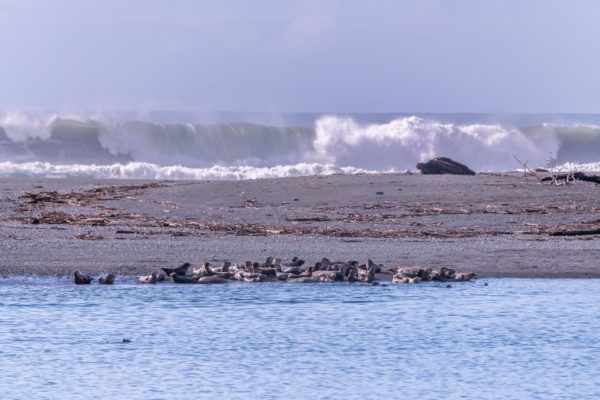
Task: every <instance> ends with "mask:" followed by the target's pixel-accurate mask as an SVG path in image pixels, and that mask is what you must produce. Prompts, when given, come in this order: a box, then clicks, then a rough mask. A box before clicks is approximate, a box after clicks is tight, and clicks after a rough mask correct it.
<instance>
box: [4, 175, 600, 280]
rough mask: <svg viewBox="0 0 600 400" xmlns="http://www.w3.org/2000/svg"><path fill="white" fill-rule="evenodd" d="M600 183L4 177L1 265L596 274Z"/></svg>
mask: <svg viewBox="0 0 600 400" xmlns="http://www.w3.org/2000/svg"><path fill="white" fill-rule="evenodd" d="M599 194H600V185H596V184H594V183H586V182H576V183H575V184H573V185H570V186H547V185H540V184H539V183H538V182H537V181H536V180H535V179H534V178H531V177H530V178H528V181H526V180H525V179H524V177H523V176H522V175H520V174H502V175H500V174H479V175H477V176H424V175H418V174H415V175H405V174H382V175H353V176H351V175H334V176H327V177H316V176H313V177H300V178H281V179H263V180H254V181H229V182H225V181H194V182H181V181H131V180H112V181H109V180H80V179H29V178H28V179H2V180H0V239H1V240H0V273H1V274H4V275H7V274H10V275H30V274H44V275H64V274H70V273H72V271H73V270H75V269H79V270H82V271H86V272H89V273H92V274H100V273H106V272H115V273H117V274H122V275H135V274H146V273H149V272H151V271H154V270H156V269H157V268H159V267H163V266H175V265H177V264H180V263H182V262H186V261H187V262H191V263H193V264H196V263H200V262H203V261H207V260H215V261H220V260H225V259H227V260H230V261H232V262H243V261H245V260H264V259H265V258H266V257H267V256H269V255H272V256H275V257H280V258H282V259H283V260H284V261H285V260H287V259H291V258H292V256H299V257H301V258H304V259H306V260H308V261H317V260H318V259H320V258H321V257H324V256H326V257H329V258H330V259H332V260H349V259H356V260H362V261H364V260H366V258H371V259H373V260H374V261H375V262H377V263H383V264H384V265H385V267H394V266H406V267H410V266H426V267H433V268H440V267H442V266H447V267H450V268H455V269H457V270H460V271H474V272H476V273H477V274H478V275H479V276H482V277H554V278H559V277H574V278H575V277H594V278H598V277H600V262H599V261H598V260H600V195H599Z"/></svg>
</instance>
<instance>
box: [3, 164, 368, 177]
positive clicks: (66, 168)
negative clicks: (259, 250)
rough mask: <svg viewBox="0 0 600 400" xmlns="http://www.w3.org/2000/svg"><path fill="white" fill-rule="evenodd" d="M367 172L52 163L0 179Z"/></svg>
mask: <svg viewBox="0 0 600 400" xmlns="http://www.w3.org/2000/svg"><path fill="white" fill-rule="evenodd" d="M364 172H369V171H366V170H362V169H359V168H354V167H342V168H340V167H336V166H335V165H331V164H316V163H311V164H308V163H301V164H295V165H276V166H273V167H250V166H241V167H225V166H213V167H210V168H190V167H183V166H180V165H175V166H160V165H156V164H149V163H142V162H131V163H127V164H111V165H86V164H71V165H67V164H52V163H48V162H39V161H35V162H25V163H14V162H11V161H5V162H0V176H16V177H21V176H27V177H44V178H70V177H87V178H99V179H109V178H111V179H167V180H170V179H173V180H242V179H262V178H280V177H293V176H310V175H333V174H356V173H364Z"/></svg>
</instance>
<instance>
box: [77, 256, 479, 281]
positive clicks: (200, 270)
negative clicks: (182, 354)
mask: <svg viewBox="0 0 600 400" xmlns="http://www.w3.org/2000/svg"><path fill="white" fill-rule="evenodd" d="M381 273H383V274H386V273H387V274H388V276H389V274H393V276H392V282H393V283H419V282H422V281H440V282H446V281H470V280H471V279H474V278H475V274H474V273H473V272H456V271H455V270H453V269H451V268H446V267H442V268H441V269H440V270H439V271H437V270H435V269H433V268H419V267H412V268H401V267H395V268H390V269H389V270H387V271H382V265H380V264H376V263H374V262H373V261H371V260H370V259H369V260H367V261H366V262H365V263H359V262H358V261H335V262H332V261H331V260H329V259H328V258H327V257H323V258H322V259H321V260H320V261H318V262H316V263H314V264H310V265H309V264H307V263H306V262H305V261H304V260H301V259H299V258H298V257H294V258H293V259H292V260H291V262H287V263H283V262H282V261H281V259H279V258H273V257H267V259H266V260H265V262H263V263H260V262H253V261H246V262H244V263H243V264H240V265H238V264H232V263H231V262H229V261H224V262H223V263H222V264H221V265H219V266H214V265H211V263H209V262H205V263H203V264H201V265H199V266H197V267H192V266H191V264H190V263H184V264H181V265H180V266H178V267H176V268H162V271H155V272H152V273H151V274H150V275H144V276H139V277H138V280H139V282H140V283H144V284H155V283H159V282H162V281H165V280H166V279H167V277H168V278H170V279H171V281H173V282H174V283H183V284H221V283H227V282H230V281H241V282H276V281H283V282H289V283H317V282H342V281H346V282H364V283H369V284H377V282H376V277H377V275H376V274H381ZM74 275H75V283H76V284H78V285H81V284H89V283H90V282H91V281H92V280H93V278H92V277H91V276H90V275H87V274H84V273H81V272H79V271H75V273H74ZM388 279H389V278H388ZM98 282H99V283H100V284H113V283H114V282H115V275H114V274H108V275H103V276H101V277H100V278H99V279H98Z"/></svg>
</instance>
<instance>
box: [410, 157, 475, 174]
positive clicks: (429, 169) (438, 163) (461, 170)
mask: <svg viewBox="0 0 600 400" xmlns="http://www.w3.org/2000/svg"><path fill="white" fill-rule="evenodd" d="M417 169H418V170H419V171H421V173H422V174H424V175H442V174H451V175H475V172H474V171H473V170H471V169H470V168H469V167H467V166H466V165H464V164H461V163H459V162H457V161H454V160H452V159H450V158H447V157H438V158H434V159H433V160H429V161H427V162H426V163H418V164H417Z"/></svg>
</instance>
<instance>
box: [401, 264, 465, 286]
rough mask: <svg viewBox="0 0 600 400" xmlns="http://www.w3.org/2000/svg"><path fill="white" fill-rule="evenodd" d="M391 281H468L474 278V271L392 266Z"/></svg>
mask: <svg viewBox="0 0 600 400" xmlns="http://www.w3.org/2000/svg"><path fill="white" fill-rule="evenodd" d="M392 272H394V276H393V278H392V282H393V283H419V282H422V281H440V282H446V281H470V280H471V279H475V273H474V272H456V271H455V270H453V269H452V268H446V267H442V268H440V270H439V271H437V270H435V269H433V268H418V267H414V268H392Z"/></svg>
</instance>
